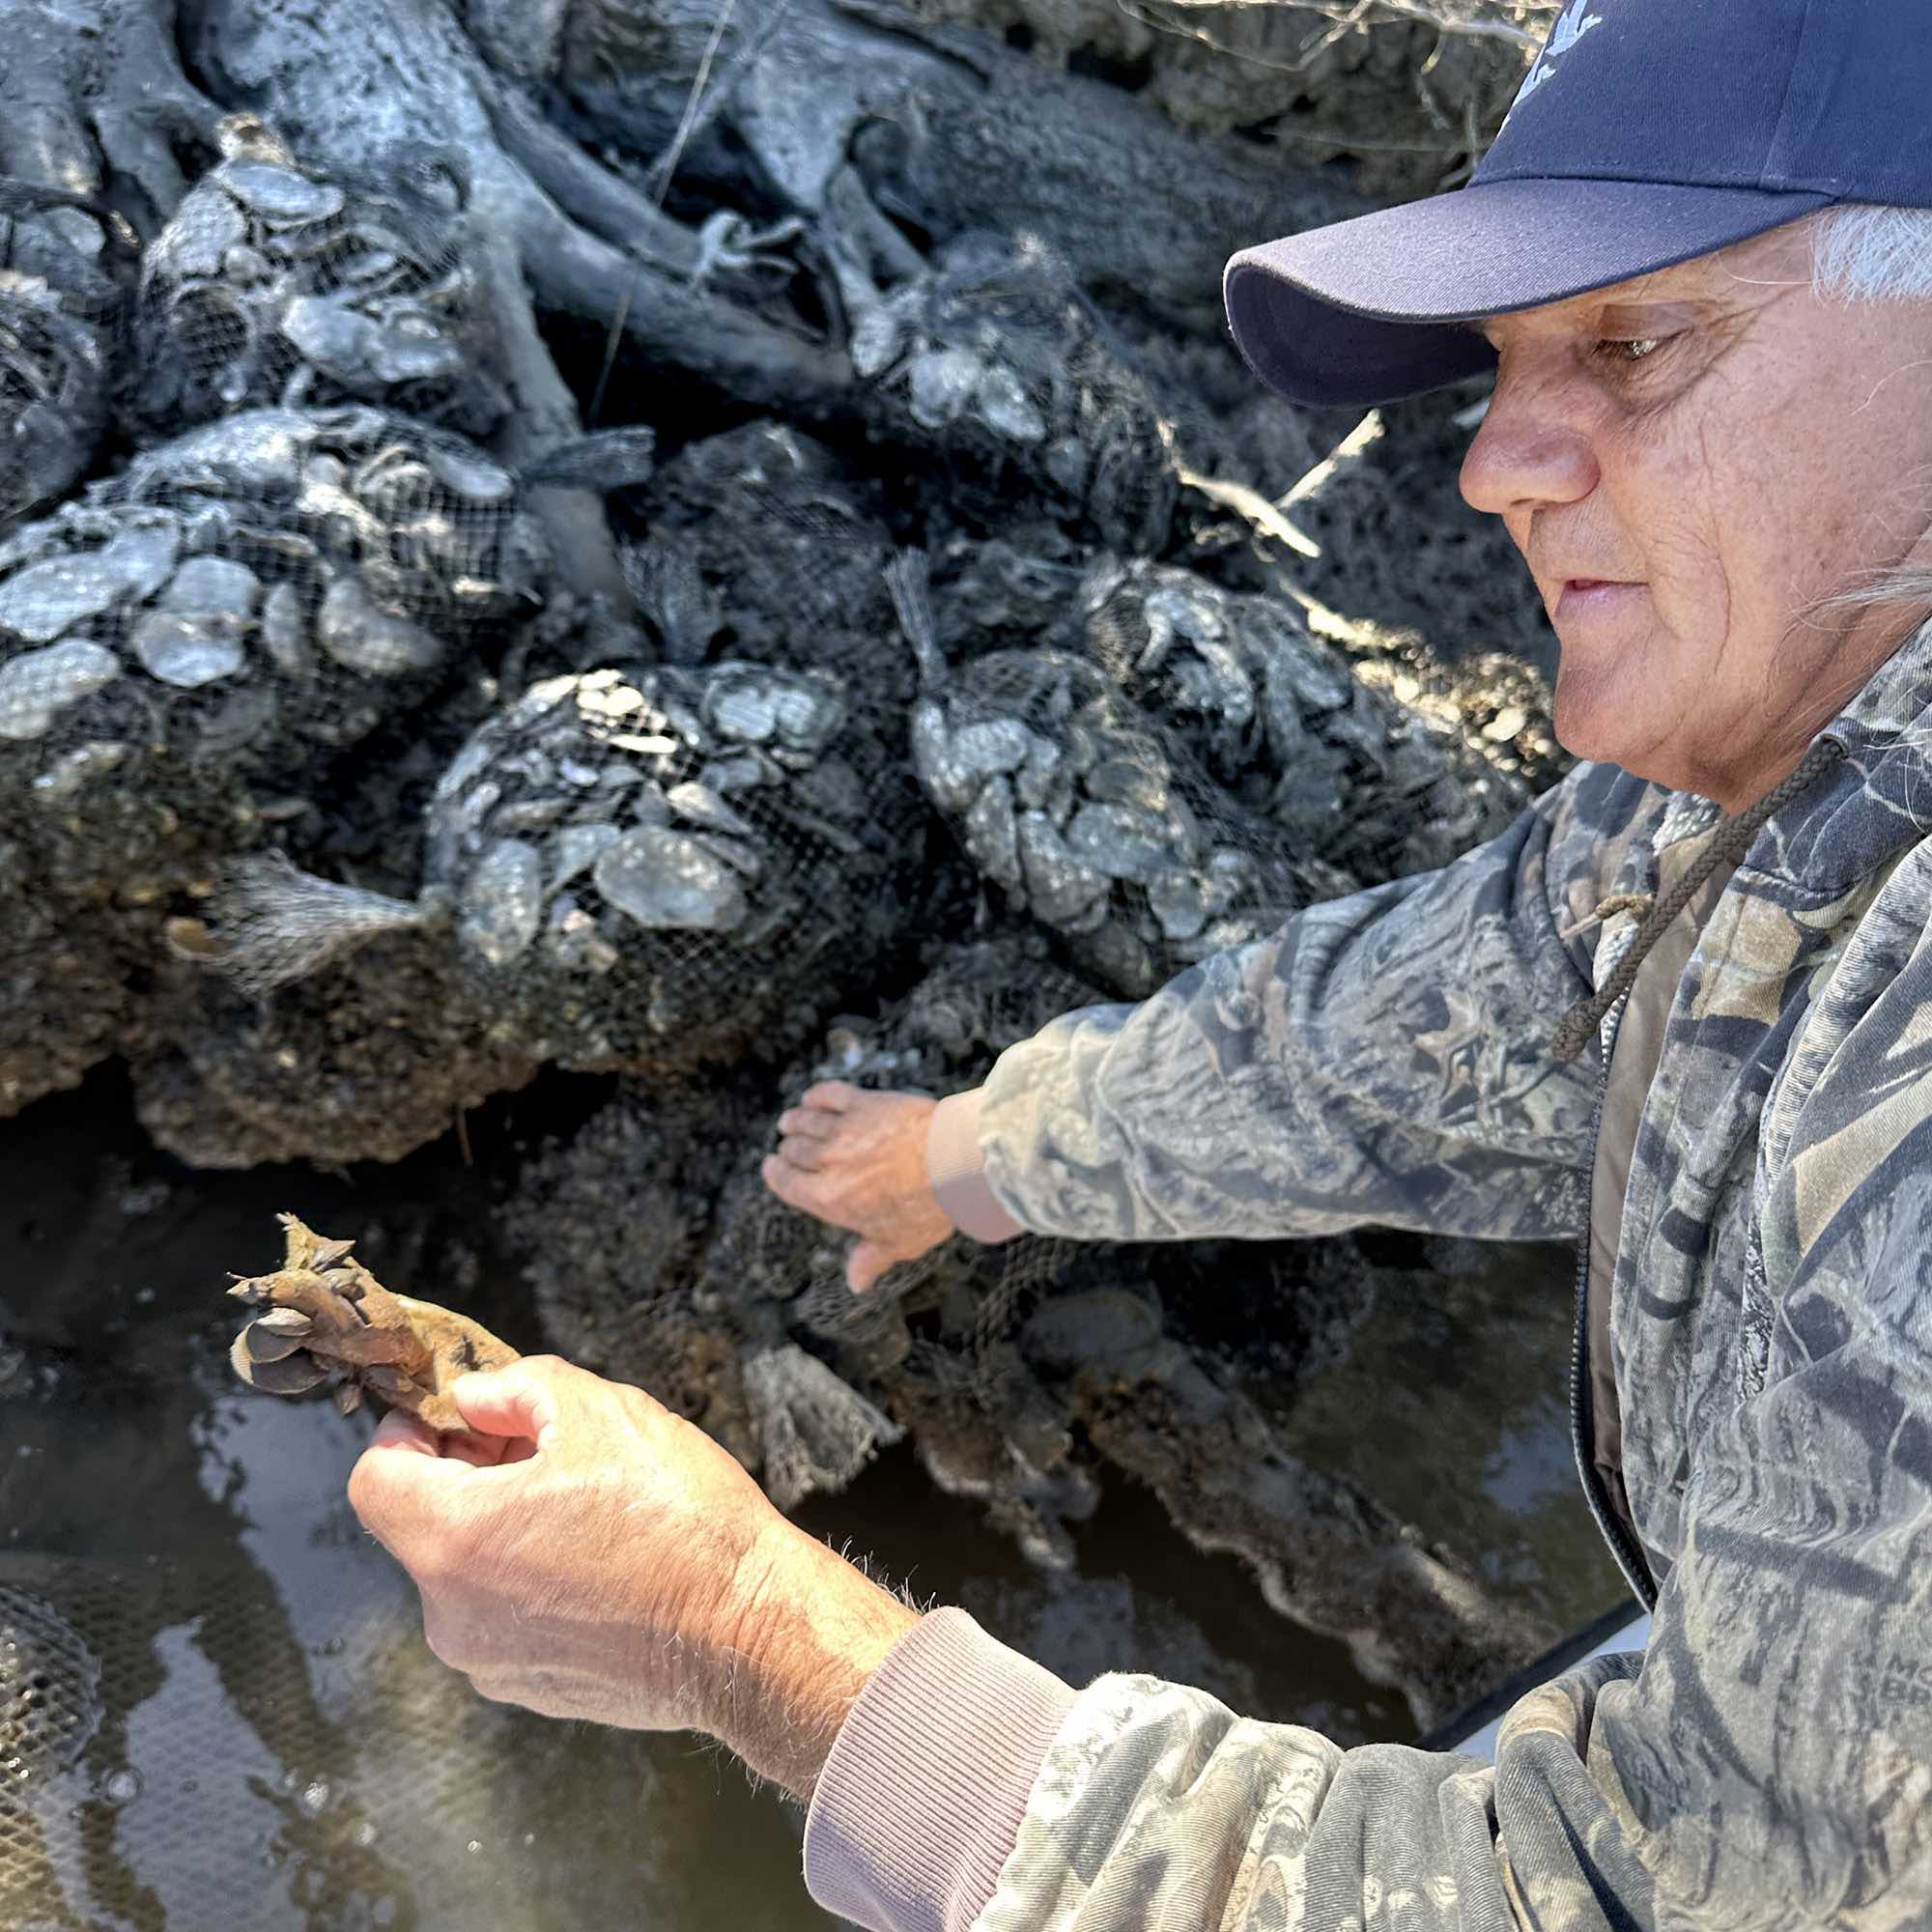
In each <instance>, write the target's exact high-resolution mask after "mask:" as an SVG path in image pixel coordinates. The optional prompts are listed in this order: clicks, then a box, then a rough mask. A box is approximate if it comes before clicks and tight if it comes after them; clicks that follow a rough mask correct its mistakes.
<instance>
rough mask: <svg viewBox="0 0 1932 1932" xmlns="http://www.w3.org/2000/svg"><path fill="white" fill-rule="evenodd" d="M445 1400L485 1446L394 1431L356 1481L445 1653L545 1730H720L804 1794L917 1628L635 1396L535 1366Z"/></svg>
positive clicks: (719, 1457)
mask: <svg viewBox="0 0 1932 1932" xmlns="http://www.w3.org/2000/svg"><path fill="white" fill-rule="evenodd" d="M454 1395H455V1399H456V1403H457V1406H458V1407H459V1408H460V1409H461V1410H462V1412H463V1415H464V1417H465V1419H466V1420H467V1421H468V1422H469V1425H470V1428H471V1430H473V1431H474V1432H475V1433H474V1434H473V1435H447V1436H442V1437H439V1436H438V1435H436V1434H435V1433H434V1432H432V1431H430V1430H428V1429H425V1428H424V1427H423V1426H422V1425H421V1424H420V1423H417V1422H415V1421H413V1420H412V1419H411V1418H410V1417H408V1416H405V1415H402V1414H391V1415H390V1416H388V1417H387V1418H385V1419H384V1423H383V1425H382V1427H381V1429H380V1430H379V1431H378V1432H377V1435H376V1438H375V1440H374V1442H373V1443H372V1444H371V1445H370V1447H369V1449H368V1450H367V1451H366V1452H365V1453H364V1455H363V1456H362V1458H361V1460H360V1461H359V1462H358V1463H356V1465H355V1470H354V1471H353V1472H352V1474H351V1476H350V1481H349V1498H350V1501H351V1503H352V1504H353V1505H354V1506H355V1513H356V1514H357V1515H358V1516H359V1517H360V1518H361V1519H362V1521H363V1523H364V1525H365V1526H366V1527H367V1528H368V1529H369V1530H370V1531H371V1532H372V1533H373V1534H374V1535H375V1536H376V1537H377V1538H378V1539H379V1540H380V1541H381V1542H382V1543H383V1544H384V1546H385V1547H386V1548H388V1549H389V1551H390V1552H391V1553H392V1554H393V1555H394V1556H395V1557H396V1558H397V1560H398V1561H399V1562H400V1563H402V1565H403V1566H404V1568H405V1569H407V1570H408V1571H409V1573H410V1574H411V1576H412V1577H413V1578H414V1579H415V1581H416V1584H417V1586H418V1588H419V1589H420V1591H421V1593H422V1604H423V1630H424V1634H425V1635H426V1636H427V1638H428V1640H429V1643H430V1647H431V1648H432V1649H433V1650H434V1651H435V1652H436V1654H437V1655H438V1656H439V1657H440V1659H441V1660H442V1661H443V1662H445V1663H448V1664H450V1665H452V1666H453V1667H454V1668H456V1669H458V1670H461V1671H463V1672H464V1673H465V1674H466V1675H467V1676H469V1679H470V1681H471V1682H472V1683H473V1684H474V1685H475V1687H476V1689H477V1690H479V1691H481V1692H482V1693H483V1694H484V1695H485V1696H487V1697H492V1698H495V1699H497V1700H498V1701H501V1702H505V1703H514V1704H523V1705H526V1706H528V1707H529V1708H530V1709H531V1710H535V1711H540V1712H543V1713H545V1714H546V1715H548V1716H551V1717H560V1718H586V1719H592V1720H594V1721H596V1722H599V1723H606V1724H619V1725H626V1726H629V1727H632V1728H635V1729H641V1730H678V1729H686V1728H691V1729H697V1730H703V1731H708V1732H710V1733H712V1734H713V1735H714V1736H717V1737H720V1738H722V1739H724V1741H725V1743H726V1744H727V1745H729V1746H730V1747H732V1748H733V1749H734V1750H736V1751H737V1752H738V1753H739V1755H740V1756H742V1757H744V1758H745V1759H746V1760H747V1761H748V1762H749V1763H750V1764H751V1765H752V1768H753V1770H754V1771H757V1772H759V1773H760V1774H761V1775H763V1776H770V1777H773V1778H776V1779H778V1780H779V1781H780V1782H781V1783H783V1784H785V1785H786V1786H787V1787H788V1788H789V1789H791V1790H793V1791H795V1792H797V1793H799V1794H800V1795H801V1796H804V1795H808V1794H809V1793H810V1790H811V1788H812V1786H813V1784H814V1783H815V1782H816V1779H817V1776H818V1772H819V1769H820V1768H821V1766H822V1765H823V1763H824V1758H825V1753H826V1751H827V1750H829V1749H830V1747H831V1743H832V1740H833V1738H834V1737H835V1736H836V1735H837V1732H838V1726H839V1724H840V1723H841V1722H842V1721H843V1720H844V1716H845V1713H846V1712H847V1711H848V1710H849V1709H850V1708H851V1705H852V1702H853V1700H854V1699H855V1698H856V1697H857V1695H858V1693H859V1691H860V1690H862V1689H863V1688H864V1685H865V1682H866V1679H867V1677H868V1676H869V1675H870V1674H871V1671H872V1670H873V1669H874V1668H876V1667H877V1665H878V1664H879V1662H882V1661H883V1659H884V1657H885V1654H886V1652H887V1651H888V1650H890V1649H891V1648H892V1646H893V1644H894V1643H895V1642H896V1641H897V1639H898V1637H900V1636H902V1635H903V1634H905V1632H906V1631H907V1630H909V1629H910V1628H911V1627H912V1625H913V1624H914V1623H915V1622H916V1621H917V1617H916V1615H915V1613H914V1612H913V1611H911V1610H909V1609H907V1608H906V1607H905V1606H904V1605H901V1604H900V1603H899V1602H898V1601H897V1599H895V1598H894V1597H892V1596H890V1595H888V1594H887V1593H886V1592H885V1591H883V1590H881V1589H879V1588H877V1587H876V1586H875V1585H874V1584H872V1583H871V1582H869V1581H868V1580H867V1578H866V1577H863V1576H862V1575H861V1574H860V1573H859V1572H858V1571H857V1570H855V1569H853V1568H852V1567H851V1565H849V1564H847V1563H845V1562H843V1561H842V1560H841V1559H840V1558H838V1556H836V1555H834V1554H833V1552H832V1551H831V1550H829V1549H828V1548H825V1546H824V1545H822V1544H820V1543H818V1542H816V1541H815V1540H814V1539H812V1538H811V1537H809V1536H807V1535H806V1534H805V1533H804V1532H803V1531H802V1530H799V1529H798V1528H796V1527H795V1526H794V1525H793V1524H791V1523H790V1522H788V1521H787V1520H785V1519H784V1518H783V1517H782V1516H781V1514H780V1513H779V1512H778V1511H777V1510H776V1509H775V1508H774V1507H773V1506H772V1504H771V1503H770V1502H769V1501H768V1500H767V1499H766V1497H765V1496H764V1494H763V1493H762V1492H760V1491H759V1489H758V1487H757V1485H756V1484H755V1483H753V1480H752V1478H751V1477H750V1476H749V1475H748V1474H747V1473H746V1472H745V1470H744V1469H743V1468H742V1467H741V1466H740V1465H739V1464H738V1463H736V1462H735V1461H734V1460H733V1459H732V1458H731V1457H730V1456H729V1455H727V1454H726V1453H725V1451H724V1450H723V1449H721V1448H720V1447H719V1446H718V1445H717V1444H716V1443H714V1442H713V1441H712V1440H711V1439H710V1437H708V1436H707V1435H704V1434H703V1433H702V1431H700V1430H698V1429H696V1428H695V1427H694V1426H693V1425H692V1424H690V1423H688V1422H686V1421H684V1420H683V1418H682V1417H680V1416H677V1415H674V1414H672V1413H671V1412H670V1411H669V1410H668V1409H667V1408H665V1407H663V1406H661V1405H660V1404H658V1403H656V1402H654V1401H652V1399H651V1398H650V1397H649V1396H647V1395H645V1394H644V1393H643V1391H642V1390H640V1389H635V1388H629V1387H625V1386H623V1385H621V1384H619V1383H616V1382H609V1381H606V1380H604V1379H603V1378H601V1377H598V1376H593V1375H591V1374H589V1373H587V1372H586V1371H584V1370H582V1369H577V1368H573V1367H571V1366H570V1364H568V1363H567V1362H562V1361H558V1360H556V1359H555V1358H554V1357H548V1356H529V1357H526V1358H525V1359H524V1360H522V1361H519V1362H517V1363H515V1364H513V1365H512V1366H511V1367H509V1368H506V1369H499V1370H497V1371H496V1372H495V1373H493V1374H490V1375H472V1376H466V1377H464V1378H462V1379H461V1380H460V1381H458V1382H457V1383H456V1385H455V1389H454Z"/></svg>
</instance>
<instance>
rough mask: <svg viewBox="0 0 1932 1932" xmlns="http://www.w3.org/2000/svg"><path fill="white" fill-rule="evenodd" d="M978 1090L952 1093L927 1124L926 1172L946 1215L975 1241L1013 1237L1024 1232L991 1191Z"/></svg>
mask: <svg viewBox="0 0 1932 1932" xmlns="http://www.w3.org/2000/svg"><path fill="white" fill-rule="evenodd" d="M925 1178H926V1179H927V1180H928V1181H930V1182H931V1184H932V1191H933V1194H934V1196H935V1197H936V1198H937V1200H938V1202H939V1206H940V1208H941V1209H942V1211H943V1212H944V1213H945V1215H946V1218H947V1219H948V1220H949V1221H951V1222H952V1225H953V1226H954V1227H955V1228H957V1229H958V1230H959V1232H960V1233H961V1234H962V1235H970V1236H972V1237H973V1239H974V1240H976V1241H987V1242H998V1241H1010V1240H1011V1239H1012V1238H1013V1236H1015V1235H1022V1234H1024V1233H1025V1232H1026V1230H1025V1229H1024V1228H1022V1227H1021V1226H1020V1224H1019V1223H1018V1222H1017V1221H1015V1220H1014V1219H1013V1217H1012V1216H1011V1215H1010V1214H1009V1213H1008V1212H1007V1210H1006V1209H1005V1208H1002V1207H1001V1206H1000V1204H999V1202H998V1201H997V1200H995V1199H994V1197H993V1189H992V1186H991V1184H990V1183H989V1182H988V1181H987V1179H986V1159H985V1156H984V1155H983V1154H982V1153H981V1152H980V1089H979V1088H977V1087H975V1088H974V1089H973V1090H972V1091H971V1092H970V1093H966V1094H949V1095H948V1096H947V1097H946V1098H945V1099H944V1100H942V1101H940V1103H939V1105H938V1106H936V1107H935V1108H934V1109H933V1110H932V1119H931V1121H930V1122H928V1123H927V1125H926V1129H925Z"/></svg>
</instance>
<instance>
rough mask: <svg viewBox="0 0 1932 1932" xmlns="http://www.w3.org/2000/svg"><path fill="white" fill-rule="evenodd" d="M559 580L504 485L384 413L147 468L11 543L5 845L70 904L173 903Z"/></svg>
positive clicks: (223, 433) (226, 431) (274, 424)
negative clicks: (269, 808) (533, 593)
mask: <svg viewBox="0 0 1932 1932" xmlns="http://www.w3.org/2000/svg"><path fill="white" fill-rule="evenodd" d="M539 564H540V547H539V546H538V545H537V544H536V542H535V538H534V531H533V529H532V528H531V527H530V526H528V525H527V522H526V519H525V518H524V517H523V514H522V512H521V510H520V509H519V507H518V504H517V499H516V490H515V486H514V484H513V482H512V480H511V478H510V477H509V476H508V474H507V473H506V472H505V471H503V470H502V469H498V468H497V466H496V465H495V464H493V463H491V462H490V461H489V460H488V459H487V458H485V457H483V456H482V455H480V453H478V452H475V451H473V450H471V449H469V447H468V446H467V445H464V444H461V443H459V442H457V441H455V440H453V439H447V440H446V439H441V438H439V437H437V436H436V434H435V433H434V432H428V431H421V430H417V429H414V428H412V426H410V425H408V424H405V423H402V422H401V421H400V420H397V419H392V418H388V417H385V416H383V415H382V414H380V413H379V412H374V411H368V410H350V411H336V412H296V411H269V412H255V413H252V414H248V415H241V416H236V417H233V418H230V419H228V420H227V421H224V422H221V423H218V424H215V425H213V426H212V427H210V428H208V429H204V430H202V431H198V432H196V433H195V434H193V435H191V436H189V437H186V438H184V439H182V440H179V441H177V442H175V443H171V444H167V445H164V446H163V447H161V448H159V449H156V450H154V451H151V452H149V453H148V454H147V455H146V456H143V457H141V458H139V459H137V460H136V462H135V463H134V464H133V465H132V466H131V467H130V468H129V469H128V471H127V472H125V473H124V475H123V476H121V477H120V478H117V479H116V480H115V482H114V483H113V484H112V485H110V486H107V487H105V488H103V489H101V490H99V491H98V492H96V493H95V494H94V495H93V497H91V498H89V499H85V500H82V501H79V502H75V503H71V504H69V505H67V506H66V507H65V508H64V509H62V510H61V511H60V512H59V513H58V514H56V515H55V516H52V517H49V518H45V519H43V520H42V521H41V522H39V523H35V524H31V525H28V526H24V527H22V528H21V529H19V530H17V531H16V532H15V533H14V535H13V536H12V537H11V538H9V539H8V540H7V541H5V542H4V543H0V770H4V773H5V775H6V777H7V779H8V781H9V782H8V793H9V798H10V805H11V810H10V812H9V814H8V816H9V821H10V822H11V823H14V825H15V826H16V827H17V830H18V832H19V834H20V836H23V837H25V838H27V839H28V840H29V842H30V843H31V844H33V845H34V846H35V847H36V849H39V850H42V851H43V852H45V853H47V854H48V855H49V858H50V864H51V867H52V871H53V875H54V877H55V879H56V882H57V883H58V884H59V885H60V886H61V887H63V888H64V889H65V888H76V889H88V890H91V889H92V888H91V884H90V882H92V881H95V880H99V881H101V882H105V883H107V884H110V885H111V886H112V888H113V890H115V891H116V892H118V893H121V894H123V895H126V894H127V893H128V891H130V890H136V891H142V892H147V893H149V894H152V893H154V892H156V891H158V890H161V889H164V888H165V886H166V885H167V884H168V883H169V881H170V880H171V879H174V878H177V877H180V876H182V875H183V873H184V871H185V870H190V871H191V870H192V869H194V868H195V867H205V866H206V864H207V863H208V862H210V861H212V860H214V859H219V858H221V857H224V856H226V855H227V854H228V853H230V852H233V851H238V850H241V849H245V848H246V847H247V845H248V844H250V843H251V842H252V841H253V838H254V837H255V835H256V832H257V830H258V828H257V827H256V825H255V805H254V796H255V792H256V790H258V789H259V790H261V791H264V792H267V793H269V794H270V795H275V796H279V795H285V794H286V793H287V792H288V791H289V789H290V788H291V787H293V786H297V785H298V784H300V783H301V782H303V781H304V780H305V779H306V777H307V776H308V775H309V774H311V773H312V772H313V771H314V770H316V769H318V768H319V766H320V764H321V763H322V762H323V761H324V760H326V759H327V758H328V757H330V756H332V755H333V754H334V753H338V752H340V751H341V750H343V749H344V748H346V747H349V746H353V745H355V744H356V743H358V742H359V741H360V740H362V739H363V738H365V737H366V736H367V735H368V734H369V732H371V731H372V730H374V729H375V728H376V727H377V726H378V725H381V724H382V723H383V722H384V720H385V719H387V718H389V717H392V716H394V715H396V714H397V713H398V712H399V711H400V710H402V709H404V708H407V707H408V706H410V705H412V704H413V703H415V702H417V701H419V700H420V699H421V698H422V697H423V696H426V695H427V694H428V693H429V692H430V691H431V690H433V689H434V688H435V687H436V686H437V685H438V683H439V682H440V681H441V679H442V678H443V677H444V676H445V675H446V673H447V669H448V665H449V659H450V654H451V642H450V640H451V639H453V638H455V637H458V636H462V635H464V627H465V626H466V625H468V624H473V623H474V622H476V621H478V620H483V621H489V620H493V619H495V618H497V617H499V616H505V615H507V614H508V613H509V612H510V611H514V610H517V609H521V608H523V607H524V605H525V604H526V601H527V597H526V589H525V588H524V586H525V585H526V584H528V583H530V582H533V581H534V579H533V576H532V573H533V572H534V571H535V570H536V569H537V568H538V567H539ZM0 829H4V827H0Z"/></svg>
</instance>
